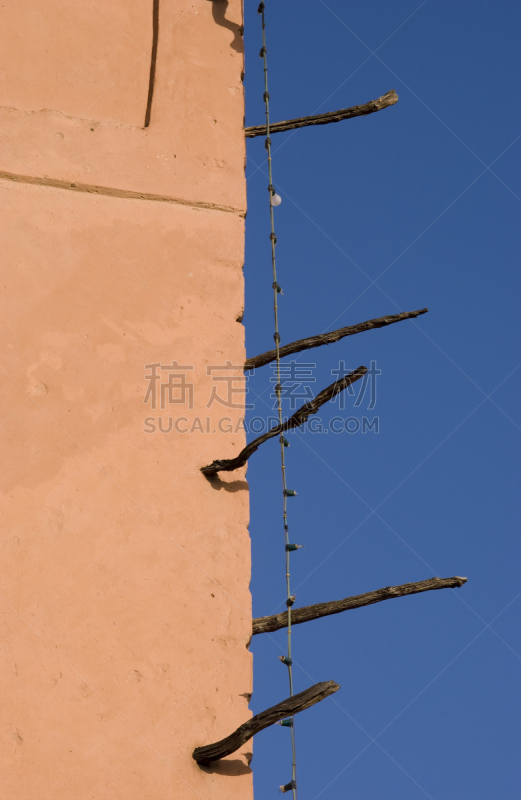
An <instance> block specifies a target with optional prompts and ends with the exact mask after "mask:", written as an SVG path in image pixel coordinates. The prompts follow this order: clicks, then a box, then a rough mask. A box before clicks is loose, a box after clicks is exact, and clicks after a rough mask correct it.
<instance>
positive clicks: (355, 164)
mask: <svg viewBox="0 0 521 800" xmlns="http://www.w3.org/2000/svg"><path fill="white" fill-rule="evenodd" d="M256 10H257V2H252V3H247V4H246V9H245V15H246V23H245V47H246V77H245V87H246V124H247V125H254V124H262V123H263V121H264V106H263V101H262V94H263V75H262V61H261V59H260V58H259V56H258V52H259V48H260V46H261V30H260V18H259V17H258V16H257V13H256ZM266 14H267V39H268V59H269V78H270V87H269V88H270V95H271V100H270V103H271V112H272V120H274V121H275V120H279V119H288V118H291V117H294V116H302V115H305V114H314V113H318V112H321V111H332V110H335V109H338V108H345V107H348V106H351V105H354V104H359V103H364V102H367V101H368V100H370V99H374V98H376V97H378V96H380V95H382V94H384V93H385V92H387V91H388V90H389V89H395V90H396V91H397V92H398V94H399V96H400V100H399V102H398V104H397V105H396V106H394V107H392V108H389V109H386V110H384V111H381V112H379V113H377V114H373V115H371V116H368V117H364V118H361V119H355V120H349V121H345V122H341V123H338V124H334V125H328V126H322V127H317V128H310V129H304V130H299V131H296V132H293V133H282V134H277V135H274V136H273V167H274V183H275V186H276V189H277V191H278V192H279V194H280V195H281V196H282V199H283V202H282V204H281V205H280V207H278V208H277V209H275V212H276V231H277V237H278V246H277V263H278V272H279V283H280V284H281V285H282V287H283V290H284V295H283V297H282V298H281V300H280V327H281V335H282V342H283V343H286V342H290V341H292V340H294V339H297V338H301V337H303V336H308V335H312V334H316V333H321V332H323V331H327V330H332V329H335V328H338V327H341V326H344V325H349V324H354V323H356V322H361V321H363V320H366V319H370V318H373V317H378V316H382V315H384V314H393V313H397V312H398V311H402V310H405V311H406V310H412V309H418V308H423V307H425V306H427V307H428V308H429V313H428V314H426V315H424V316H422V317H419V318H418V319H417V320H415V321H406V322H402V323H399V324H397V325H394V326H391V327H389V328H386V329H381V330H376V331H371V332H368V333H364V334H360V335H358V336H356V337H351V338H349V339H346V340H344V341H342V342H340V343H337V344H335V345H330V346H328V347H326V348H320V349H318V350H314V351H308V352H307V353H301V354H299V355H298V356H296V360H297V362H298V363H299V364H300V363H315V364H316V367H315V368H314V369H313V376H314V377H315V378H316V382H315V383H314V384H313V385H312V387H311V388H312V391H313V393H316V391H318V390H319V389H320V388H322V387H323V386H326V385H327V384H329V383H331V382H332V380H333V378H332V376H331V371H332V370H333V369H338V365H339V361H341V360H343V361H345V364H346V366H347V367H349V368H354V367H357V366H358V365H361V364H365V365H367V366H369V365H370V362H371V361H375V362H376V364H377V367H378V369H379V370H381V375H380V376H378V379H377V399H376V405H375V408H374V409H372V410H369V409H368V408H367V405H368V403H367V399H368V398H367V396H366V397H365V398H364V399H363V401H362V402H361V404H360V406H359V407H357V408H355V407H354V400H355V398H353V397H350V398H349V397H348V398H346V400H347V405H346V408H345V410H343V411H339V410H338V407H334V406H331V407H324V408H323V409H322V412H323V413H322V414H321V418H322V421H323V424H324V426H325V428H327V427H328V424H329V421H330V419H331V417H333V416H339V415H340V416H343V417H356V418H358V419H360V420H361V419H362V417H363V416H366V417H367V418H369V419H370V420H372V419H373V418H374V417H375V416H377V417H378V424H379V432H378V433H377V434H376V433H375V432H374V431H369V432H366V433H365V434H362V432H361V431H359V432H358V433H353V434H351V433H343V434H338V435H334V434H332V433H331V432H330V431H328V434H327V435H326V434H325V433H322V434H313V433H310V432H306V433H304V434H302V433H300V432H294V433H293V434H291V435H289V436H288V438H289V439H290V442H291V447H290V449H289V450H288V451H287V469H288V485H289V486H290V487H291V488H292V489H295V490H296V491H297V492H298V495H297V497H295V498H292V499H291V500H290V506H289V514H290V531H291V535H290V538H291V540H292V541H294V542H298V543H300V544H304V545H305V547H304V548H303V549H301V550H299V551H298V552H297V553H296V554H294V555H293V556H292V586H293V588H294V589H295V590H296V594H297V603H296V605H297V606H298V605H307V604H310V603H315V602H322V601H327V600H333V599H339V598H342V597H346V596H348V595H353V594H357V593H361V592H365V591H370V590H373V589H377V588H381V587H383V586H388V585H395V584H399V583H405V582H409V581H418V580H423V579H425V578H429V577H432V576H433V575H439V576H441V577H448V576H452V575H463V576H466V577H468V584H466V585H465V586H464V587H463V588H461V589H459V590H454V591H452V590H443V591H439V592H428V593H424V594H422V595H416V596H412V597H407V598H402V599H399V600H392V601H387V602H384V603H380V604H378V605H375V606H371V607H368V608H364V609H359V610H356V611H350V612H347V613H344V614H342V615H337V616H334V617H329V618H327V619H323V620H318V621H315V622H312V623H307V624H305V625H300V626H297V627H295V629H294V634H293V655H294V665H295V668H294V676H295V683H296V686H295V689H296V691H300V690H302V689H304V688H306V687H307V686H309V685H311V684H312V683H315V682H318V681H322V680H329V679H334V680H336V681H337V682H338V683H339V684H340V685H341V690H340V692H338V693H337V694H335V695H334V696H333V697H331V698H329V699H327V700H326V701H324V702H323V703H321V704H319V705H318V706H316V707H315V708H313V709H310V710H308V711H306V712H304V713H303V714H301V715H299V716H298V717H296V739H297V761H298V786H299V800H318V798H319V797H320V798H322V800H333V798H335V799H336V798H338V797H339V796H341V797H357V798H359V800H373V798H374V800H376V799H377V798H378V800H380V799H381V798H382V796H384V793H385V797H386V798H387V800H394V798H396V800H398V798H400V800H403V798H407V800H416V798H425V797H429V798H433V800H438V798H440V800H441V798H443V800H451V798H458V799H459V798H461V797H472V798H473V800H481V798H482V799H483V800H485V798H486V800H490V798H491V797H497V796H501V797H502V798H507V799H508V798H517V797H518V796H519V784H520V775H519V772H520V766H519V757H518V753H519V722H518V720H519V716H520V713H521V698H520V693H519V688H518V687H519V681H520V678H521V636H520V632H519V631H520V628H519V620H518V615H519V611H520V608H521V581H520V579H519V550H520V545H519V533H518V531H519V523H518V519H519V509H518V506H519V501H518V495H519V491H518V480H519V461H518V452H519V442H520V435H521V427H520V426H521V415H520V413H519V404H518V402H517V399H518V395H519V391H520V382H521V353H520V347H519V334H518V330H517V329H518V318H519V282H520V281H519V255H518V254H519V245H520V241H519V239H520V237H519V221H518V220H519V212H520V210H521V181H520V175H519V169H518V164H519V160H520V156H521V115H520V113H519V102H518V100H517V94H518V84H519V55H518V53H519V42H518V31H519V28H520V24H521V8H520V7H519V5H518V4H517V3H514V2H497V3H490V2H488V3H485V2H477V1H476V0H473V2H469V0H458V1H457V2H456V3H454V2H451V3H450V2H447V1H446V0H439V1H438V2H432V0H428V1H427V2H423V3H420V4H419V3H417V2H410V1H409V0H401V1H400V2H394V3H383V2H380V1H379V0H374V1H373V2H371V0H366V2H363V3H361V2H352V3H346V2H345V0H343V1H342V2H341V0H326V2H322V1H321V0H303V1H302V2H299V3H290V2H287V0H286V1H283V2H277V3H275V2H274V0H267V11H266ZM246 174H247V178H248V209H249V210H248V217H247V222H246V263H245V277H246V308H245V316H244V324H245V326H246V338H247V349H248V355H249V356H252V355H255V354H257V353H260V352H264V351H265V350H269V349H271V348H272V347H273V338H272V337H273V308H272V303H273V297H272V289H271V283H272V277H271V264H270V243H269V214H268V193H267V185H268V179H267V172H266V156H265V150H264V142H263V140H261V139H255V140H248V161H247V169H246ZM516 334H517V335H516ZM272 375H273V372H272V370H271V369H270V367H269V366H266V367H264V368H262V369H260V370H258V371H257V374H256V375H255V376H254V377H253V378H252V379H251V380H250V383H249V385H250V389H251V394H250V396H249V400H250V402H254V403H255V409H254V410H253V411H252V412H251V413H250V416H265V417H267V416H272V415H273V410H272V404H273V400H271V399H270V394H271V391H272V389H271V386H272V384H270V378H271V377H272ZM299 404H300V403H299ZM285 410H286V413H288V412H289V410H290V409H289V406H288V405H286V409H285ZM248 479H249V482H250V489H251V523H250V534H251V539H252V558H253V577H252V583H251V589H252V594H253V604H254V615H255V616H262V615H267V614H271V613H275V612H277V611H280V610H282V609H283V608H284V600H285V577H284V574H285V570H284V548H283V530H282V525H281V492H280V464H279V451H278V446H277V444H276V442H274V441H272V442H269V443H267V444H265V445H264V446H263V447H262V448H261V449H260V450H259V451H258V452H257V453H255V454H254V456H253V457H252V458H251V460H250V463H249V468H248ZM251 649H252V651H253V653H254V695H253V699H252V703H251V707H252V709H253V711H254V712H258V711H260V710H262V709H264V708H266V707H268V706H270V705H273V703H275V702H277V701H279V700H280V699H282V698H283V697H285V696H286V695H287V694H288V686H287V674H286V668H285V667H284V666H283V665H281V664H280V662H279V660H278V658H277V657H278V655H279V654H281V653H283V652H284V651H285V633H284V631H279V632H278V633H276V634H272V635H261V636H256V637H254V638H253V641H252V646H251ZM254 751H255V754H254V760H253V762H252V766H253V769H254V782H255V796H256V798H257V800H262V799H263V798H268V797H272V796H275V795H276V793H277V790H278V786H279V785H280V784H283V783H286V782H287V781H289V780H290V778H291V760H290V759H291V753H290V742H289V732H288V730H287V729H283V728H280V727H278V726H276V727H273V728H270V729H268V730H266V731H264V732H263V733H261V734H260V735H258V736H257V737H256V739H255V744H254Z"/></svg>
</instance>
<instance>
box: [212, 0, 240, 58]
mask: <svg viewBox="0 0 521 800" xmlns="http://www.w3.org/2000/svg"><path fill="white" fill-rule="evenodd" d="M210 2H211V4H212V15H213V18H214V20H215V22H216V23H217V25H221V27H223V28H228V30H229V31H231V32H232V33H233V36H234V38H233V41H232V43H231V48H232V50H236V51H237V53H242V52H243V44H242V27H241V25H237V24H236V23H235V22H230V20H229V19H226V9H227V8H228V0H210Z"/></svg>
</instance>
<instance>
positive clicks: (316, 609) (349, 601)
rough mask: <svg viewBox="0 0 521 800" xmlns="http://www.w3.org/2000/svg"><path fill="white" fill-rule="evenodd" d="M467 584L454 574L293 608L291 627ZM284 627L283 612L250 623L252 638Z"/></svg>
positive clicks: (284, 616)
mask: <svg viewBox="0 0 521 800" xmlns="http://www.w3.org/2000/svg"><path fill="white" fill-rule="evenodd" d="M466 582H467V579H466V578H460V577H458V576H457V575H456V576H455V577H454V578H429V580H426V581H418V582H417V583H402V584H401V586H386V588H385V589H377V590H376V591H375V592H366V593H365V594H357V595H354V596H353V597H346V598H344V600H333V601H332V602H330V603H317V604H316V605H314V606H303V607H302V608H292V609H291V624H292V625H299V624H300V623H301V622H309V621H310V620H312V619H319V617H328V616H329V615H330V614H340V613H341V612H342V611H349V610H350V609H352V608H361V607H362V606H370V605H372V604H373V603H380V602H381V601H382V600H392V599H393V598H394V597H405V595H407V594H419V592H430V591H432V590H433V589H458V588H459V587H460V586H463V584H464V583H466ZM287 627H288V612H287V611H283V612H282V613H281V614H274V615H273V616H272V617H258V618H257V619H254V620H253V636H255V634H256V633H272V632H273V631H278V630H279V629H280V628H287Z"/></svg>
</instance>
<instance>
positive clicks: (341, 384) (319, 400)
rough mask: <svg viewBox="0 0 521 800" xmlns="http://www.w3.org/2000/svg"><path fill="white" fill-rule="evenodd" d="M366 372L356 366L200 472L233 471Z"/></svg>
mask: <svg viewBox="0 0 521 800" xmlns="http://www.w3.org/2000/svg"><path fill="white" fill-rule="evenodd" d="M366 372H367V367H358V368H357V369H355V370H353V372H350V373H349V375H345V377H343V378H342V379H341V380H339V381H336V382H335V383H332V384H331V385H330V386H327V387H326V388H325V389H322V391H321V392H320V393H319V394H317V396H316V397H314V398H313V400H310V401H309V403H305V404H304V405H303V406H301V407H300V408H299V409H297V411H295V413H294V414H293V416H292V417H290V418H289V419H287V420H286V422H283V423H282V425H275V427H274V428H271V430H269V431H267V433H263V434H262V436H258V437H257V438H256V439H254V440H253V442H250V444H247V445H246V447H245V448H244V450H241V452H240V453H239V455H238V456H236V458H227V459H226V458H225V459H217V460H216V461H212V463H211V464H208V466H206V467H201V472H202V473H203V475H206V476H208V477H210V476H212V475H217V473H218V472H233V470H234V469H239V467H243V466H244V464H246V462H247V460H248V459H249V457H250V456H251V455H253V453H255V451H256V450H258V449H259V447H260V445H261V444H264V442H267V441H268V439H272V438H273V437H274V436H278V435H279V434H281V433H284V431H289V430H292V429H293V428H298V427H299V426H300V425H303V424H304V422H306V420H307V419H308V417H310V416H311V414H316V413H317V411H318V409H319V408H320V406H323V405H324V403H327V401H328V400H331V399H332V398H333V397H335V395H337V394H339V393H340V392H342V391H343V390H344V389H346V388H347V387H348V386H349V385H350V384H351V383H354V382H355V381H357V380H359V379H360V378H362V377H363V376H364V375H365V373H366Z"/></svg>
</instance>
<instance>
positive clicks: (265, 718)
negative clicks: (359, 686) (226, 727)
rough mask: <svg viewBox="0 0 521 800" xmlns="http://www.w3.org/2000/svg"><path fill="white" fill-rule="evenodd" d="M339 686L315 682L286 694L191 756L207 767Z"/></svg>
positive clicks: (199, 748) (196, 749)
mask: <svg viewBox="0 0 521 800" xmlns="http://www.w3.org/2000/svg"><path fill="white" fill-rule="evenodd" d="M339 689H340V686H339V685H338V683H335V682H334V681H323V682H322V683H316V684H315V685H314V686H311V687H310V688H309V689H305V690H304V691H303V692H299V693H298V694H295V695H293V697H288V698H287V699H286V700H283V701H282V702H281V703H277V705H276V706H272V707H271V708H268V709H266V711H261V713H260V714H256V715H255V716H254V717H252V718H251V719H250V720H248V722H245V723H244V724H243V725H241V726H240V727H238V728H237V730H236V731H234V732H233V733H231V734H230V735H229V736H227V737H226V738H225V739H221V740H220V741H219V742H215V744H207V745H205V746H204V747H196V748H195V750H194V751H193V753H192V758H193V759H194V760H195V761H197V763H198V764H200V765H201V766H207V765H208V764H211V763H212V761H218V760H219V759H220V758H224V757H225V756H229V755H230V753H235V751H236V750H238V749H239V747H242V745H243V744H245V743H246V742H247V741H248V740H249V739H251V738H252V736H255V734H256V733H259V732H260V731H263V730H264V728H268V727H269V726H270V725H274V724H275V723H276V722H278V721H279V720H281V719H284V717H293V716H294V715H295V714H299V713H300V712H301V711H305V710H306V708H310V707H311V706H314V705H315V703H320V701H321V700H325V698H326V697H329V695H330V694H334V693H335V692H338V690H339Z"/></svg>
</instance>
